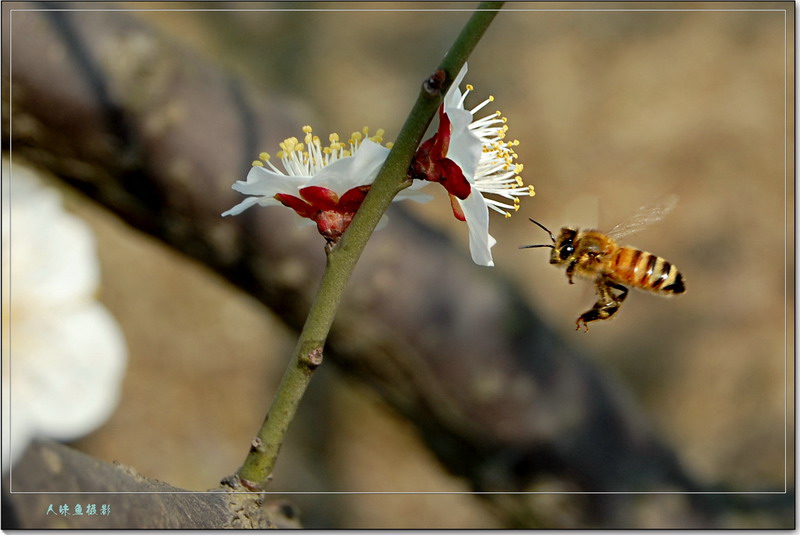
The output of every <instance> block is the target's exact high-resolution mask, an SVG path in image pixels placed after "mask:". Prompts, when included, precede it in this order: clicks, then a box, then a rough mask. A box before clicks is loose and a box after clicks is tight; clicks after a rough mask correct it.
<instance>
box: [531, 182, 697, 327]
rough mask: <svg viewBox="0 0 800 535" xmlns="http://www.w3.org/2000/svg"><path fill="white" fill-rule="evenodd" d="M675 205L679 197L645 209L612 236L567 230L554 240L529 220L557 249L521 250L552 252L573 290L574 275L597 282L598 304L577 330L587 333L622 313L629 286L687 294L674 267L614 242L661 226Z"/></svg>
mask: <svg viewBox="0 0 800 535" xmlns="http://www.w3.org/2000/svg"><path fill="white" fill-rule="evenodd" d="M677 202H678V197H677V196H676V195H669V196H666V197H663V198H660V199H659V200H657V201H655V202H653V203H650V204H646V205H644V206H642V207H641V208H639V209H638V210H637V211H636V213H635V214H634V215H633V216H632V217H630V218H628V219H626V220H625V221H624V222H623V223H620V224H619V225H617V226H616V227H614V228H613V229H611V230H610V231H609V232H608V233H602V232H599V231H596V230H584V231H579V230H578V229H575V228H570V227H564V228H562V229H561V233H560V234H559V235H558V238H556V237H555V236H553V233H552V232H550V231H549V230H548V229H547V227H545V226H544V225H542V224H541V223H539V222H538V221H534V220H533V219H531V222H532V223H534V224H535V225H538V226H539V227H541V228H542V229H543V230H544V231H545V232H547V233H548V234H549V235H550V239H551V240H552V241H553V243H552V245H551V244H543V245H522V246H520V249H529V248H534V247H549V248H551V249H552V250H553V251H552V252H551V253H550V263H551V264H554V265H556V266H561V267H566V268H567V278H568V279H569V283H570V284H574V282H573V280H572V278H573V277H574V276H575V275H576V274H577V275H580V276H582V277H586V278H590V279H594V281H595V286H596V287H597V296H598V299H597V302H596V303H595V304H594V306H593V307H592V308H591V310H588V311H586V312H584V313H583V314H581V315H580V316H579V317H578V319H577V321H576V322H575V325H576V327H575V329H576V330H577V329H580V328H581V325H583V327H584V329H586V332H588V331H589V322H592V321H597V320H605V319H608V318H610V317H611V316H613V315H614V314H615V313H616V312H617V310H619V308H620V307H621V306H622V302H623V301H624V300H625V298H626V297H627V296H628V288H627V286H632V287H634V288H639V289H641V290H647V291H649V292H654V293H657V294H661V295H664V296H668V295H676V294H682V293H684V292H686V283H685V281H684V278H683V275H681V273H680V271H678V268H676V267H675V266H674V265H673V264H670V263H669V262H667V261H666V260H665V259H663V258H661V257H660V256H656V255H654V254H653V253H648V252H645V251H642V250H639V249H637V248H635V247H630V246H627V245H626V246H620V245H617V241H616V240H618V239H620V238H622V237H624V236H629V235H631V234H633V233H634V232H638V231H640V230H642V229H644V228H645V227H647V226H649V225H652V224H653V223H657V222H658V221H661V219H663V218H664V216H666V215H667V213H669V212H670V211H671V210H672V209H673V208H674V207H675V205H676V204H677Z"/></svg>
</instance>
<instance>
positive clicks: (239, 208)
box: [222, 197, 273, 217]
mask: <svg viewBox="0 0 800 535" xmlns="http://www.w3.org/2000/svg"><path fill="white" fill-rule="evenodd" d="M262 200H264V201H266V200H269V198H268V197H247V198H246V199H245V200H243V201H242V202H240V203H239V204H237V205H236V206H234V207H233V208H231V209H230V210H226V211H224V212H222V217H225V216H228V215H239V214H241V213H242V212H244V211H245V210H247V209H248V208H250V207H251V206H253V205H256V204H261V205H262V206H264V204H262V203H261V201H262ZM267 204H273V203H267Z"/></svg>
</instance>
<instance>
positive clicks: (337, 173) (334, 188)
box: [222, 126, 430, 243]
mask: <svg viewBox="0 0 800 535" xmlns="http://www.w3.org/2000/svg"><path fill="white" fill-rule="evenodd" d="M303 132H304V138H303V142H300V141H299V140H298V139H297V138H294V137H292V138H288V139H286V140H284V141H283V143H281V144H280V148H281V150H280V151H279V152H278V153H277V158H278V160H279V161H280V164H281V167H282V168H283V169H280V168H279V167H277V166H276V165H274V164H273V163H272V161H271V157H270V155H269V154H267V153H261V155H260V156H259V158H260V159H259V160H256V161H254V162H253V167H252V168H251V169H250V172H249V173H248V174H247V180H245V181H237V182H236V183H234V185H233V186H232V187H233V189H234V190H236V191H238V192H239V193H243V194H245V195H249V197H247V198H245V199H244V200H243V201H242V202H240V203H239V204H237V205H236V206H234V207H233V208H231V209H230V210H227V211H226V212H223V214H222V215H223V216H228V215H237V214H240V213H242V212H243V211H245V210H246V209H248V208H250V207H251V206H254V205H256V204H258V205H260V206H280V205H283V206H287V207H289V208H292V209H293V210H294V211H295V212H297V214H298V215H300V216H301V217H305V218H308V219H311V220H312V221H314V222H315V223H316V224H317V228H318V230H319V232H320V234H322V235H323V236H324V237H325V238H326V239H327V240H328V241H329V242H330V243H335V242H336V241H337V240H338V239H339V237H340V236H341V235H342V233H343V232H344V231H345V229H346V228H347V226H348V225H349V224H350V221H351V220H352V218H353V216H354V215H355V212H356V211H357V210H358V208H359V207H360V206H361V202H362V201H363V200H364V198H365V197H366V194H367V192H368V191H369V188H370V186H371V185H372V183H373V182H374V181H375V177H377V176H378V172H379V171H380V169H381V167H382V166H383V164H384V162H385V161H386V157H387V156H388V154H389V147H388V146H384V145H382V144H381V142H382V140H383V130H378V132H377V133H376V135H375V136H371V137H370V136H369V129H368V128H364V129H363V130H362V131H361V132H354V133H353V134H352V135H351V136H350V138H349V139H348V141H347V143H343V142H341V141H340V139H339V136H338V134H331V135H330V136H329V141H330V144H329V145H327V146H325V147H323V146H322V143H321V141H320V138H319V137H317V136H315V135H313V132H312V129H311V127H310V126H304V127H303ZM423 185H424V184H418V183H414V184H413V185H412V186H411V187H409V188H406V189H405V190H404V191H402V192H401V193H400V194H399V195H397V196H396V197H395V199H394V200H403V199H414V200H417V201H420V202H422V201H426V200H428V199H430V196H429V195H427V194H424V193H421V192H419V191H418V190H419V189H420V188H421V187H422V186H423Z"/></svg>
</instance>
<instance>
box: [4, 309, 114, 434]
mask: <svg viewBox="0 0 800 535" xmlns="http://www.w3.org/2000/svg"><path fill="white" fill-rule="evenodd" d="M16 327H17V326H15V328H14V339H13V340H12V348H11V396H12V397H11V408H12V415H11V416H12V426H13V425H14V423H15V422H18V420H19V421H23V419H28V422H27V423H28V425H30V426H32V428H33V433H34V434H35V435H36V436H39V437H48V438H54V439H56V440H72V439H75V438H78V437H80V436H83V435H85V434H87V433H89V432H90V431H93V430H94V429H96V428H97V427H99V426H100V425H101V424H102V423H103V422H105V421H106V420H107V419H108V417H109V416H110V414H111V412H112V411H113V410H114V408H115V407H116V405H117V401H118V398H119V394H120V386H121V381H122V377H123V374H124V371H125V364H126V360H127V349H126V346H125V342H124V338H123V336H122V333H121V331H120V330H119V327H118V326H117V324H116V322H115V321H114V319H113V317H111V315H110V314H109V313H108V311H107V310H106V309H105V307H103V306H102V305H101V304H99V303H97V302H88V303H87V304H86V306H83V307H81V308H78V309H75V310H72V311H70V314H69V315H65V314H43V315H41V316H40V317H39V318H36V319H31V320H30V321H26V322H25V323H24V324H23V325H21V326H19V327H18V328H16ZM20 409H21V410H22V412H19V411H20Z"/></svg>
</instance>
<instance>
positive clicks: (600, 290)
mask: <svg viewBox="0 0 800 535" xmlns="http://www.w3.org/2000/svg"><path fill="white" fill-rule="evenodd" d="M612 289H614V290H618V291H619V292H620V293H619V294H617V295H614V292H613V291H612ZM597 294H598V295H599V298H598V299H597V302H596V303H595V304H594V306H593V307H592V309H591V310H587V311H586V312H584V313H583V314H581V315H580V317H578V319H577V320H576V321H575V330H576V331H577V330H578V329H580V328H581V324H583V328H584V329H585V331H584V332H587V333H588V332H589V322H590V321H597V320H607V319H608V318H610V317H611V316H613V315H614V314H615V313H616V312H617V310H619V308H620V306H622V302H623V301H624V300H625V298H626V297H628V288H626V287H625V286H623V285H621V284H617V283H615V282H612V281H609V280H606V279H600V280H598V281H597Z"/></svg>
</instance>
